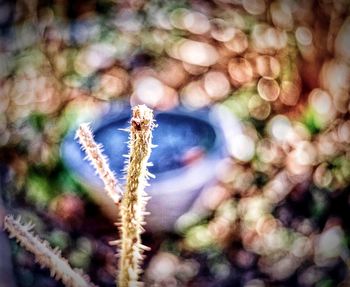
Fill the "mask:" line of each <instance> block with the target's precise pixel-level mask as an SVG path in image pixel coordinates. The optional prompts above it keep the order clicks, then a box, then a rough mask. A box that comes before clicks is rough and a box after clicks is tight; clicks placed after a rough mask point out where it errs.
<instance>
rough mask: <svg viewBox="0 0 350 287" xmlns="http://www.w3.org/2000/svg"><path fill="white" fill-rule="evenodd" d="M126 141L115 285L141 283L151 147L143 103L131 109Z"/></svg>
mask: <svg viewBox="0 0 350 287" xmlns="http://www.w3.org/2000/svg"><path fill="white" fill-rule="evenodd" d="M130 123H131V125H130V138H129V139H130V142H129V155H128V164H127V167H126V171H127V179H126V187H125V193H124V195H123V198H122V201H121V205H120V208H121V210H120V211H121V229H120V230H121V246H120V247H121V249H120V261H119V276H118V282H117V283H118V286H119V287H131V286H133V287H134V286H140V285H142V283H141V282H139V275H140V273H141V272H142V270H141V268H140V264H141V262H142V251H143V250H145V249H147V247H145V246H143V245H142V244H141V233H142V232H143V227H142V225H143V224H144V222H143V221H144V215H145V212H144V210H145V205H146V201H147V197H146V193H145V191H144V188H145V187H146V186H147V179H148V178H149V176H150V174H149V173H148V171H147V161H148V159H149V157H150V153H151V148H152V130H153V128H154V126H155V125H154V119H153V112H152V110H151V109H149V108H147V107H146V106H145V105H139V106H136V107H134V108H133V110H132V119H131V122H130Z"/></svg>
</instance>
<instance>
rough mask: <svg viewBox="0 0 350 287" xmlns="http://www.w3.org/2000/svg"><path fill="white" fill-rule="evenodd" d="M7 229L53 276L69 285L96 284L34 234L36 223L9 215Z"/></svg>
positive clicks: (70, 286) (83, 286) (82, 286)
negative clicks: (26, 221) (24, 222)
mask: <svg viewBox="0 0 350 287" xmlns="http://www.w3.org/2000/svg"><path fill="white" fill-rule="evenodd" d="M4 227H5V229H6V230H7V231H8V232H9V233H10V237H15V238H16V240H17V241H18V242H19V244H20V245H21V246H23V247H24V248H25V249H27V250H28V251H30V252H31V253H33V254H34V255H35V259H36V261H37V262H38V263H39V264H40V265H41V266H42V267H47V268H49V269H50V271H51V276H52V277H54V278H55V279H60V280H62V282H63V283H64V284H65V286H67V287H88V286H95V285H94V284H92V283H91V282H90V279H89V277H88V276H86V275H83V274H82V272H81V271H80V270H77V269H72V267H71V266H70V265H69V264H68V262H67V260H66V259H64V258H62V256H61V251H60V250H59V249H58V248H55V249H51V247H50V246H49V244H48V242H47V241H43V240H41V239H40V238H39V237H38V236H36V235H34V234H33V232H32V229H33V227H34V225H32V224H27V225H22V223H21V219H20V217H18V218H17V219H14V218H13V216H11V215H9V216H6V217H5V222H4Z"/></svg>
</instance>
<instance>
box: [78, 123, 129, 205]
mask: <svg viewBox="0 0 350 287" xmlns="http://www.w3.org/2000/svg"><path fill="white" fill-rule="evenodd" d="M76 138H78V139H79V142H80V144H81V146H82V147H83V149H84V150H85V152H86V155H87V158H88V159H89V161H90V162H91V164H92V166H93V167H94V168H95V170H96V172H97V174H98V175H99V177H100V178H101V180H102V181H103V183H104V187H105V191H106V192H107V194H108V195H109V196H110V197H111V198H112V200H113V201H114V203H116V204H117V203H119V201H120V199H121V196H122V193H123V192H122V189H121V188H120V186H119V185H118V180H117V179H116V177H115V175H114V173H113V172H112V171H111V169H110V168H109V165H108V160H107V158H106V156H104V155H103V154H102V145H101V144H97V143H96V142H95V140H94V137H93V135H92V132H91V130H90V127H89V124H87V123H83V124H81V125H80V127H79V129H78V130H77V132H76Z"/></svg>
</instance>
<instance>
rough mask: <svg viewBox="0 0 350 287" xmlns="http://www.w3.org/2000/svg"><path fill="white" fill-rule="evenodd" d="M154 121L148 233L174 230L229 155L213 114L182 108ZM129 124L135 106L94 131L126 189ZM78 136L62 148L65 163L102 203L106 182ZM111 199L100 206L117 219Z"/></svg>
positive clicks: (95, 123) (157, 115) (94, 126)
mask: <svg viewBox="0 0 350 287" xmlns="http://www.w3.org/2000/svg"><path fill="white" fill-rule="evenodd" d="M155 118H156V123H157V125H158V126H157V127H156V128H155V129H154V131H153V144H155V145H157V147H156V148H154V149H153V150H152V153H151V158H150V162H152V163H153V166H151V167H150V168H149V171H150V172H151V173H152V174H154V175H155V178H154V179H153V178H151V179H150V186H148V187H147V188H146V192H147V193H148V194H149V195H150V196H151V199H150V200H149V202H148V204H147V211H149V212H150V213H151V214H150V215H149V216H147V218H146V221H147V225H146V229H150V230H172V229H173V227H174V223H175V221H176V219H177V218H179V217H180V216H181V215H182V214H183V213H185V212H186V211H187V210H188V209H189V208H190V206H191V205H192V204H193V202H194V200H195V199H196V198H197V196H198V195H199V192H200V191H201V189H202V188H203V186H204V185H206V184H207V183H208V182H211V181H212V180H213V179H214V178H215V165H216V163H217V162H218V161H219V160H220V159H221V158H222V157H223V155H224V153H225V152H224V144H223V137H222V133H221V130H220V128H219V125H217V124H216V123H215V120H214V119H213V118H212V117H211V116H210V112H209V110H208V109H207V110H201V111H188V110H186V109H184V108H178V109H175V110H172V111H167V112H156V113H155ZM129 121H130V107H125V108H124V109H122V111H120V112H117V113H115V112H108V113H106V114H105V115H103V116H102V117H100V118H98V119H96V120H94V121H93V124H92V126H91V127H92V130H93V133H94V137H95V141H96V142H97V143H101V144H103V147H104V149H103V150H104V154H105V155H106V156H107V157H108V159H109V164H110V167H111V169H112V170H113V171H114V172H115V173H116V175H117V177H118V179H119V181H120V183H121V184H122V185H123V183H124V181H125V175H124V174H123V168H124V161H125V158H124V157H123V155H125V154H127V153H128V145H127V142H128V133H127V132H125V131H123V130H122V129H125V128H127V127H128V126H129ZM74 133H75V131H72V132H70V133H68V135H67V137H66V138H65V139H64V141H63V143H62V146H61V156H62V158H63V162H64V163H65V165H66V166H67V167H68V169H69V170H70V171H71V172H72V173H73V175H74V176H75V177H76V178H77V179H78V180H79V181H80V182H81V183H82V184H84V185H85V186H86V187H88V189H89V190H94V191H97V192H98V196H97V197H96V196H95V199H96V200H97V201H101V197H103V196H104V195H103V194H104V193H103V192H101V191H102V190H103V184H102V181H101V180H100V179H99V178H98V176H97V175H96V174H95V171H94V169H93V168H92V166H90V164H89V163H88V161H87V160H84V158H85V153H84V152H83V151H82V150H81V148H80V145H79V144H78V142H77V141H76V140H75V139H74ZM94 194H95V195H96V193H92V195H94ZM92 197H93V198H94V196H92ZM98 198H99V199H98ZM107 200H108V199H107V198H105V199H104V200H103V201H104V203H103V202H100V204H102V205H104V206H106V205H107V206H108V207H104V209H105V210H104V211H106V213H108V214H109V215H111V214H112V215H111V217H112V218H113V219H114V220H115V219H116V217H115V215H116V214H117V211H116V210H115V209H116V207H115V206H114V205H113V204H112V203H111V201H110V200H109V201H110V203H107Z"/></svg>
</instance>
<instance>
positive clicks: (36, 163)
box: [0, 0, 350, 287]
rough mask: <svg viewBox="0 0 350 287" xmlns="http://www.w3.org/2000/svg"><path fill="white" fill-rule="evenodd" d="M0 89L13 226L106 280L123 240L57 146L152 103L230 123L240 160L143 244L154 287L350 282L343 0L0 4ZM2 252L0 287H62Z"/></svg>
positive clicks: (349, 67) (4, 179)
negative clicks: (127, 107)
mask: <svg viewBox="0 0 350 287" xmlns="http://www.w3.org/2000/svg"><path fill="white" fill-rule="evenodd" d="M0 77H1V78H0V176H1V177H0V183H1V184H0V192H1V194H0V195H1V199H0V215H1V216H0V219H1V220H0V222H1V224H2V220H3V216H4V215H5V214H7V213H12V214H20V215H21V216H22V218H23V220H24V221H32V222H33V223H35V225H36V227H35V231H36V233H38V234H39V235H40V237H42V238H44V239H45V240H47V241H48V242H49V243H50V244H51V245H52V246H58V247H59V248H60V249H61V250H62V253H63V255H64V256H65V257H66V258H67V259H68V260H69V262H70V263H71V265H72V266H74V267H76V268H81V269H83V270H84V272H86V273H87V274H89V276H90V277H91V279H92V281H93V282H94V283H96V284H98V285H100V286H114V277H115V274H116V272H117V268H116V266H117V258H116V257H115V256H114V255H115V253H116V250H115V249H114V248H113V247H111V246H110V245H109V244H108V242H109V241H110V240H114V239H116V238H117V237H118V233H117V230H116V229H115V227H114V226H113V223H112V221H111V220H110V219H108V218H107V217H106V216H105V214H104V213H103V210H101V206H99V205H98V204H96V202H95V201H94V200H92V198H91V194H90V193H89V191H88V190H87V189H86V188H85V187H84V186H83V185H82V184H81V183H80V182H79V181H77V180H76V179H75V178H74V177H73V176H72V174H71V172H70V170H69V169H67V167H66V166H65V165H64V164H63V162H62V159H61V156H60V146H61V143H62V141H63V139H64V137H65V135H66V134H67V132H68V131H69V130H70V129H71V128H72V127H74V126H76V123H77V122H79V121H82V120H85V119H90V118H91V115H93V116H94V117H98V116H99V115H102V114H104V113H105V112H106V111H108V110H109V109H110V107H111V106H112V105H118V103H129V104H131V105H135V104H140V103H145V104H147V105H148V106H150V107H152V108H153V109H154V110H155V111H168V110H172V109H174V108H177V107H179V106H181V107H184V108H186V109H188V110H189V111H193V112H196V111H197V110H198V109H207V110H213V109H215V110H216V111H219V114H221V115H222V116H221V120H222V123H223V125H224V129H223V130H224V136H225V145H226V146H225V148H226V150H227V155H226V156H225V158H223V159H221V160H220V162H219V163H218V165H217V167H216V168H215V169H213V174H214V175H215V178H216V180H215V181H213V182H212V183H211V184H210V185H206V186H205V188H203V190H202V193H201V194H200V196H199V197H198V198H197V201H196V204H195V206H194V207H193V208H192V209H189V210H188V211H187V212H186V213H185V214H184V215H183V216H181V217H180V218H179V220H178V222H177V224H176V228H174V229H172V230H170V231H169V230H168V231H157V232H152V230H148V231H147V232H146V233H145V234H144V236H143V241H144V243H145V245H148V246H150V247H151V248H152V250H151V251H149V252H146V259H145V261H144V266H143V269H144V274H143V281H144V282H145V284H146V286H191V287H194V286H196V287H209V286H210V287H211V286H227V287H229V286H233V287H234V286H242V287H243V286H244V287H264V286H266V287H267V286H305V287H308V286H317V287H332V286H342V287H345V286H350V277H349V267H350V253H349V247H350V237H349V236H350V196H349V189H348V186H349V181H350V149H349V147H350V146H349V143H350V119H349V111H350V105H349V87H350V3H349V1H348V0H340V1H336V0H333V1H332V0H320V1H308V0H300V1H293V0H275V1H269V0H214V1H198V0H197V1H196V0H193V1H183V0H178V1H157V0H154V1H143V0H129V1H117V0H115V1H112V0H86V1H68V0H47V1H46V0H37V1H35V0H17V1H11V0H1V1H0ZM233 122H234V123H235V124H234V125H233V124H232V123H233ZM237 126H239V128H237ZM159 133H161V131H159ZM121 144H124V143H121ZM117 156H119V155H117ZM120 156H121V155H120ZM194 176H198V177H200V176H201V175H200V174H198V175H194ZM0 241H1V244H0V251H1V263H0V281H1V282H0V286H6V287H8V286H10V287H12V286H23V287H29V286H36V287H43V286H45V287H49V286H62V285H61V284H60V283H59V282H56V281H54V279H52V278H50V276H49V271H48V270H45V269H40V267H39V266H38V265H37V264H36V263H35V262H34V258H33V256H32V255H31V254H29V253H28V252H26V251H25V250H23V249H22V248H21V247H19V246H18V245H17V244H16V242H15V241H13V240H11V241H9V240H8V238H7V234H6V233H5V232H1V233H0Z"/></svg>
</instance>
